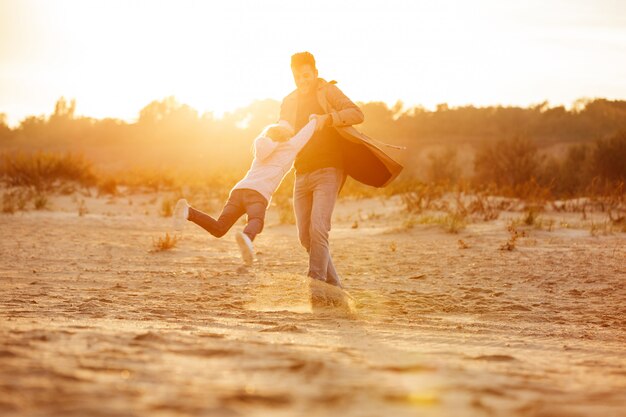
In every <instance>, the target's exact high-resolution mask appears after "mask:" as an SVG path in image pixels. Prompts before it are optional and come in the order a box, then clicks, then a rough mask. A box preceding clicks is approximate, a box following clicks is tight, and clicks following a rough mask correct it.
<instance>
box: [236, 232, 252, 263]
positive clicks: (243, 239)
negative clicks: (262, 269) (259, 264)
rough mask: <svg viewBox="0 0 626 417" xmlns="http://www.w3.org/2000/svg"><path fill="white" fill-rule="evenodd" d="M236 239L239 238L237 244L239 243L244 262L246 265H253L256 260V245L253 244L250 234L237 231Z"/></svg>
mask: <svg viewBox="0 0 626 417" xmlns="http://www.w3.org/2000/svg"><path fill="white" fill-rule="evenodd" d="M235 239H236V240H237V245H239V250H240V251H241V257H242V259H243V262H244V263H245V264H246V265H252V262H253V261H254V246H252V241H251V240H250V238H249V237H248V235H246V234H245V233H243V232H237V234H236V235H235Z"/></svg>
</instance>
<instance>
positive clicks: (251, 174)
mask: <svg viewBox="0 0 626 417" xmlns="http://www.w3.org/2000/svg"><path fill="white" fill-rule="evenodd" d="M316 123H317V119H316V118H314V117H313V118H312V119H311V121H310V122H309V123H308V124H306V125H305V126H304V127H303V128H302V129H301V130H300V131H299V132H298V133H297V134H296V135H295V136H294V135H293V129H292V128H291V127H290V126H288V124H275V125H270V126H268V127H266V128H265V129H264V130H263V132H262V133H261V135H260V136H259V137H257V138H256V139H255V140H254V160H253V161H252V166H251V167H250V170H248V173H247V174H246V176H245V177H244V178H243V179H242V180H241V181H239V182H238V183H237V184H236V185H235V186H234V187H233V189H232V190H231V191H230V196H229V197H228V201H227V202H226V204H225V205H224V208H223V209H222V213H221V214H220V216H219V218H218V219H217V220H215V219H214V218H212V217H211V216H209V215H208V214H206V213H203V212H201V211H199V210H196V209H195V208H193V207H191V206H190V205H189V204H188V203H187V200H185V199H181V200H178V202H177V203H176V207H175V208H174V228H175V229H176V230H178V231H180V230H182V227H183V225H184V220H189V221H192V222H194V223H195V224H197V225H198V226H200V227H202V228H203V229H205V230H206V231H208V232H209V233H211V234H212V235H213V236H215V237H217V238H220V237H222V236H224V234H226V232H228V230H230V228H231V227H232V226H233V224H235V222H236V221H237V220H238V219H239V218H240V217H241V216H242V215H243V214H247V217H248V219H247V220H248V222H247V225H246V227H245V229H244V230H243V233H242V232H238V233H237V235H236V240H237V244H238V245H239V249H240V250H241V256H242V258H243V260H244V262H245V263H246V264H247V265H251V264H252V261H253V259H254V252H253V250H254V249H253V246H252V241H253V240H254V238H255V236H256V235H258V234H259V233H261V230H263V222H264V219H265V211H266V210H267V206H268V204H269V202H270V200H271V198H272V194H274V192H275V191H276V189H277V188H278V186H279V185H280V182H281V181H282V180H283V177H284V176H285V175H286V174H287V172H289V170H290V169H291V165H292V164H293V161H294V159H295V157H296V154H297V153H298V152H299V151H300V149H302V148H303V147H304V145H306V143H307V142H308V141H309V139H310V138H311V136H313V133H314V132H315V127H316ZM292 136H293V137H292Z"/></svg>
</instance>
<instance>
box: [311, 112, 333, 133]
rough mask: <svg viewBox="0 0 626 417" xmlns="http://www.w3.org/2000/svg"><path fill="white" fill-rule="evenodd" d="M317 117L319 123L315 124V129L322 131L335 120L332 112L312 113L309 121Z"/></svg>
mask: <svg viewBox="0 0 626 417" xmlns="http://www.w3.org/2000/svg"><path fill="white" fill-rule="evenodd" d="M313 119H316V120H317V123H316V124H315V131H316V132H317V131H320V130H322V129H323V128H325V127H326V126H330V125H331V124H332V122H333V119H332V117H330V114H312V115H310V116H309V121H311V120H313Z"/></svg>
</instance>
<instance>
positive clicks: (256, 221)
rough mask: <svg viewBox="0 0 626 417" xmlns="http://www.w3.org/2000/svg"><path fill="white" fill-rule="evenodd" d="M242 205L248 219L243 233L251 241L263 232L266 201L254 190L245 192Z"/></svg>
mask: <svg viewBox="0 0 626 417" xmlns="http://www.w3.org/2000/svg"><path fill="white" fill-rule="evenodd" d="M244 205H245V209H246V214H247V217H248V224H246V227H245V228H244V229H243V232H244V233H245V234H246V235H247V236H248V237H249V238H250V241H253V240H254V238H255V237H256V235H258V234H259V233H261V231H262V230H263V224H264V223H265V212H266V211H267V200H266V199H265V197H263V196H262V195H261V194H259V193H258V192H256V191H254V190H245V196H244Z"/></svg>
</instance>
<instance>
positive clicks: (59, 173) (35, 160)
mask: <svg viewBox="0 0 626 417" xmlns="http://www.w3.org/2000/svg"><path fill="white" fill-rule="evenodd" d="M0 161H1V162H0V177H1V178H2V180H3V182H4V183H5V184H6V185H8V186H10V187H15V186H17V187H20V186H27V187H34V188H35V189H37V190H51V189H53V188H55V187H58V185H59V183H61V182H67V181H73V182H76V183H79V184H80V185H83V186H89V185H92V184H93V183H94V182H95V175H94V174H93V172H92V166H91V163H90V162H88V161H87V160H86V159H84V158H83V157H82V156H81V155H74V154H71V153H66V154H64V155H61V154H57V153H46V152H36V153H22V152H16V153H4V154H3V155H2V156H1V158H0Z"/></svg>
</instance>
